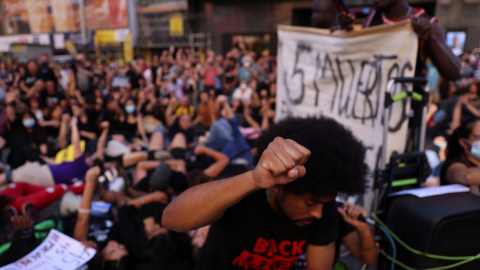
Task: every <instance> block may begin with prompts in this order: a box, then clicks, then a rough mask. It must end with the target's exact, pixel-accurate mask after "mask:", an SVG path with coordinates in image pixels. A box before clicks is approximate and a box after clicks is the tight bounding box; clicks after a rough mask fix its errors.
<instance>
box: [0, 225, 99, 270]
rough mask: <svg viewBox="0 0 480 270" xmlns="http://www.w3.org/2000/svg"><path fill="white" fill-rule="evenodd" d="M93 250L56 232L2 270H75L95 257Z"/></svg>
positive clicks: (52, 231)
mask: <svg viewBox="0 0 480 270" xmlns="http://www.w3.org/2000/svg"><path fill="white" fill-rule="evenodd" d="M95 253H96V251H95V249H93V248H87V249H86V248H85V247H84V246H83V245H82V244H81V243H80V242H78V241H77V240H75V239H73V238H71V237H69V236H67V235H65V234H63V233H61V232H59V231H57V230H55V229H52V230H50V233H49V234H48V236H47V238H45V240H43V242H42V243H41V244H40V245H39V246H38V247H37V248H35V249H34V250H33V251H32V252H30V253H28V254H27V255H25V256H24V257H23V258H21V259H20V260H18V261H16V262H14V263H11V264H9V265H7V266H4V267H1V268H0V270H17V269H22V270H36V269H38V270H40V269H41V270H59V269H62V270H74V269H77V268H79V267H81V266H82V265H84V264H85V263H87V262H88V261H90V260H91V259H92V258H93V256H94V255H95Z"/></svg>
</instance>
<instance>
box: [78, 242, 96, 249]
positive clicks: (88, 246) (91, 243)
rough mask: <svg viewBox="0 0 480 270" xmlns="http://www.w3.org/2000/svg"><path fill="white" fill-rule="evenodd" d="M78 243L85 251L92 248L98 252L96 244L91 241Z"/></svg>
mask: <svg viewBox="0 0 480 270" xmlns="http://www.w3.org/2000/svg"><path fill="white" fill-rule="evenodd" d="M80 243H81V244H82V246H84V247H85V249H87V248H93V249H95V250H98V246H97V243H95V242H93V241H80Z"/></svg>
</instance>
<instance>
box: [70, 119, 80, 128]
mask: <svg viewBox="0 0 480 270" xmlns="http://www.w3.org/2000/svg"><path fill="white" fill-rule="evenodd" d="M77 123H78V119H77V117H76V116H72V118H70V126H72V127H73V126H77Z"/></svg>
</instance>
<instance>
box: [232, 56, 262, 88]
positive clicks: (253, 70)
mask: <svg viewBox="0 0 480 270" xmlns="http://www.w3.org/2000/svg"><path fill="white" fill-rule="evenodd" d="M237 72H238V80H239V81H243V80H244V81H247V82H250V80H251V79H257V77H258V67H257V65H256V64H255V63H254V61H253V58H252V57H251V56H250V55H245V56H244V57H243V58H242V65H241V66H240V67H239V68H238V71H237Z"/></svg>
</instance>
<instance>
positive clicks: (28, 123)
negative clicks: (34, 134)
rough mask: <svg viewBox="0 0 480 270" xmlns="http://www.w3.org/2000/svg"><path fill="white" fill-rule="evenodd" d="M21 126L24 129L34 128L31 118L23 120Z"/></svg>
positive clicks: (33, 120) (33, 121)
mask: <svg viewBox="0 0 480 270" xmlns="http://www.w3.org/2000/svg"><path fill="white" fill-rule="evenodd" d="M22 124H23V126H24V127H26V128H31V127H33V126H35V119H33V118H27V119H23V121H22Z"/></svg>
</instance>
